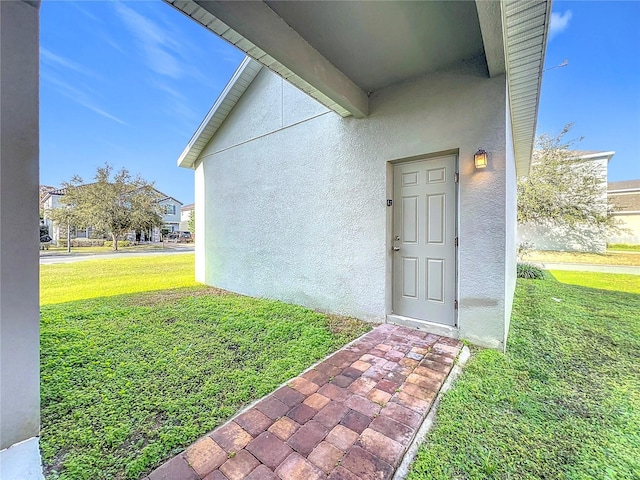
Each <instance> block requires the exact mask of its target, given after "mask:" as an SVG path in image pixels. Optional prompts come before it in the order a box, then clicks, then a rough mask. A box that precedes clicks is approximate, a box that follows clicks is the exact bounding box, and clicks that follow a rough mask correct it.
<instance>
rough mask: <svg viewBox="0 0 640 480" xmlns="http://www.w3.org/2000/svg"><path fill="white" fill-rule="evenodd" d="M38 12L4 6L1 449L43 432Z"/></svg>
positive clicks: (0, 10)
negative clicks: (41, 420)
mask: <svg viewBox="0 0 640 480" xmlns="http://www.w3.org/2000/svg"><path fill="white" fill-rule="evenodd" d="M38 9H39V2H24V1H15V2H4V1H3V2H0V57H1V58H2V61H1V62H0V84H1V85H2V88H1V89H0V118H2V124H1V129H0V146H1V148H0V246H1V247H2V248H1V249H0V392H1V394H0V450H2V449H5V448H7V447H10V446H11V445H13V444H16V443H18V442H23V441H25V440H27V439H30V438H33V437H36V436H37V435H38V433H39V428H40V378H39V364H40V358H39V320H40V319H39V301H38V295H39V288H38V287H39V270H38V246H39V239H38V226H39V212H38V200H39V182H38V167H39V165H38V154H39V151H38V98H39V96H38V40H39V39H38V28H39V27H38V22H39V13H38ZM35 442H36V443H37V440H36V441H35ZM33 443H34V441H33V440H32V441H31V442H30V444H33ZM8 452H9V450H5V451H4V452H0V464H2V463H3V462H4V459H5V456H6V455H10V454H9V453H8ZM35 453H36V454H37V448H36V449H35ZM34 461H37V458H36V459H34ZM28 463H30V462H29V461H25V464H24V465H25V466H24V469H23V471H22V472H21V475H20V477H19V478H25V479H29V478H36V475H37V473H38V472H35V474H36V475H34V474H32V473H34V472H32V473H29V472H28V471H27V469H29V470H32V469H30V467H29V466H28V465H27V464H28ZM2 478H5V476H4V475H3V476H2Z"/></svg>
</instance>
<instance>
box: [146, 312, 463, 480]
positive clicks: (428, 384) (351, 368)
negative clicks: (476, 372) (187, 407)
mask: <svg viewBox="0 0 640 480" xmlns="http://www.w3.org/2000/svg"><path fill="white" fill-rule="evenodd" d="M461 348H462V343H461V342H459V341H458V340H454V339H451V338H444V337H439V336H437V335H433V334H427V333H424V332H421V331H419V330H413V329H409V328H406V327H398V326H393V325H388V324H387V325H380V326H378V327H376V328H375V329H374V330H372V331H371V332H369V333H368V334H366V335H364V336H363V337H361V338H359V339H358V340H356V341H355V342H353V343H351V344H350V345H347V346H346V347H344V348H342V349H341V350H339V351H338V352H336V353H335V354H333V355H332V356H330V357H329V358H327V359H325V360H324V361H322V362H320V363H319V364H317V365H316V366H315V367H313V368H311V369H309V370H307V371H306V372H304V373H303V374H302V375H300V376H299V377H296V378H294V379H293V380H291V381H289V382H288V383H287V384H286V385H284V386H282V387H280V388H279V389H277V390H276V391H275V392H273V393H272V394H270V395H268V396H267V397H265V398H263V399H262V400H260V401H259V402H258V403H257V404H255V405H254V406H252V407H251V408H249V409H248V410H245V411H244V412H242V413H241V414H240V415H238V416H236V417H235V418H233V419H231V420H230V421H228V422H227V423H225V424H224V425H222V426H220V427H219V428H217V429H216V430H214V431H213V432H210V433H209V434H208V435H206V436H205V437H203V438H201V439H200V440H198V441H197V442H196V443H195V444H193V445H191V446H190V447H189V448H187V450H186V451H185V452H184V453H182V454H180V455H178V456H176V457H174V458H172V459H171V460H169V461H168V462H166V463H165V464H164V465H162V466H161V467H159V468H158V469H156V470H155V471H153V472H152V473H151V474H149V476H148V477H145V479H144V480H241V479H247V480H323V479H326V480H340V479H343V480H357V479H362V480H365V479H378V480H389V479H391V478H392V477H393V475H394V473H395V472H396V469H398V467H399V466H400V465H401V462H403V458H404V457H405V456H407V457H410V456H411V454H412V452H413V449H409V447H410V446H411V445H412V442H413V440H414V438H416V434H417V432H418V431H419V429H420V426H421V425H422V424H423V422H424V420H425V418H426V417H427V414H428V413H429V411H430V410H431V408H432V406H433V402H434V400H435V399H436V396H437V394H438V392H439V391H440V389H441V387H442V385H443V383H444V381H445V380H446V379H447V377H448V375H449V373H450V372H451V370H452V367H453V365H454V363H455V359H456V357H457V356H458V354H459V353H460V350H461ZM408 449H409V453H407V451H408ZM408 459H409V458H408ZM402 465H404V463H402Z"/></svg>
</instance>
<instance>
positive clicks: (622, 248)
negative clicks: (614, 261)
mask: <svg viewBox="0 0 640 480" xmlns="http://www.w3.org/2000/svg"><path fill="white" fill-rule="evenodd" d="M607 250H612V251H619V252H640V245H630V244H628V243H610V244H609V245H607Z"/></svg>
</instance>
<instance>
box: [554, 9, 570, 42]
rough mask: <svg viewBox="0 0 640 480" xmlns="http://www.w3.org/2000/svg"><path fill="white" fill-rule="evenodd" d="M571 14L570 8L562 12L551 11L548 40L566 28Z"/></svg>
mask: <svg viewBox="0 0 640 480" xmlns="http://www.w3.org/2000/svg"><path fill="white" fill-rule="evenodd" d="M572 16H573V13H571V10H567V11H566V12H564V13H557V12H553V13H552V14H551V24H550V25H549V40H551V39H552V38H553V37H555V36H556V35H558V34H559V33H562V32H564V31H565V30H566V29H567V27H568V26H569V21H570V20H571V17H572Z"/></svg>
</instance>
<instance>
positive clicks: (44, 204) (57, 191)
mask: <svg viewBox="0 0 640 480" xmlns="http://www.w3.org/2000/svg"><path fill="white" fill-rule="evenodd" d="M41 191H42V190H41ZM63 195H64V188H51V189H49V190H47V191H46V192H44V194H43V195H41V197H40V208H41V210H42V211H43V214H44V216H43V218H42V221H41V223H42V224H43V225H46V226H47V228H48V229H49V236H50V237H51V240H52V242H53V244H54V245H55V244H57V242H58V240H60V239H61V238H62V239H66V238H67V226H66V225H58V224H57V223H56V222H54V221H53V220H52V219H51V218H50V217H49V215H48V212H50V211H51V210H55V209H56V208H58V207H60V198H61V197H62V196H63ZM70 229H71V231H70V234H71V238H90V236H91V228H87V227H78V226H75V225H71V226H70Z"/></svg>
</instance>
